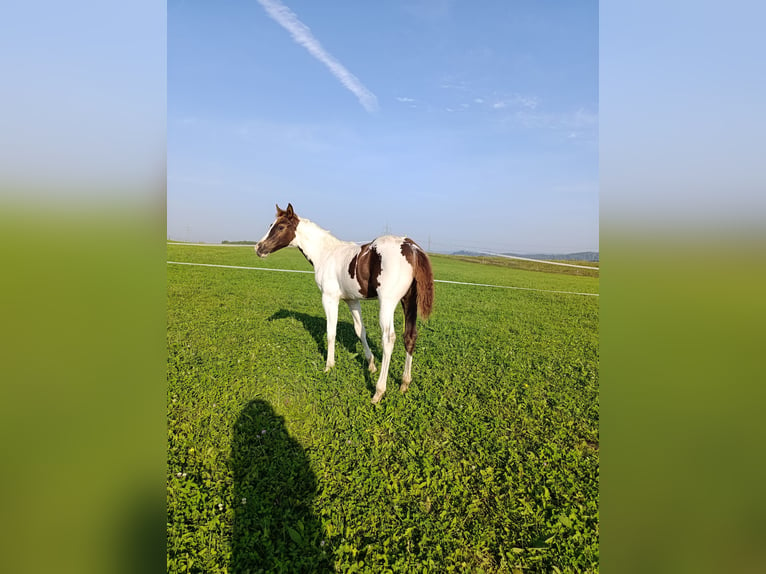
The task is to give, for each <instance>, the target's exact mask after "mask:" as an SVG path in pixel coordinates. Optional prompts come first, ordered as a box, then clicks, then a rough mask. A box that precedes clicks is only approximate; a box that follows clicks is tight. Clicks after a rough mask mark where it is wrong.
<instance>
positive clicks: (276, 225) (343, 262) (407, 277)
mask: <svg viewBox="0 0 766 574" xmlns="http://www.w3.org/2000/svg"><path fill="white" fill-rule="evenodd" d="M288 245H292V246H295V247H297V248H298V249H299V250H300V252H301V253H302V254H303V256H304V257H305V258H306V259H307V260H308V262H309V263H310V264H311V266H312V267H313V268H314V279H315V280H316V284H317V286H318V287H319V291H320V292H321V293H322V306H323V307H324V312H325V317H326V318H327V362H326V364H325V372H328V371H329V370H330V369H332V368H333V366H335V333H336V326H337V322H338V305H339V303H340V301H341V300H343V301H345V302H346V304H347V305H348V308H349V310H350V311H351V316H352V317H353V319H354V331H355V332H356V336H357V337H359V340H360V341H361V343H362V348H363V349H364V357H365V359H366V360H367V364H368V367H369V370H370V372H371V373H374V372H375V370H376V368H375V358H374V357H373V355H372V352H371V351H370V346H369V345H368V344H367V333H366V331H365V328H364V324H362V308H361V304H360V301H361V300H362V299H376V298H377V299H378V300H379V302H380V329H381V331H382V334H383V358H382V360H381V364H380V375H379V376H378V380H377V383H376V384H375V394H374V396H373V397H372V402H373V403H377V402H379V401H380V399H381V397H382V396H383V394H384V393H385V392H386V380H387V379H388V369H389V365H390V363H391V353H392V351H393V348H394V341H395V340H396V333H395V332H394V311H395V310H396V307H397V302H399V301H401V304H402V309H403V310H404V322H405V325H404V349H405V351H406V358H405V361H404V373H403V374H402V384H401V386H400V387H399V390H400V391H401V392H405V391H406V390H407V389H408V387H409V385H410V382H411V381H412V353H413V351H414V350H415V341H416V340H417V337H418V332H417V325H416V320H417V316H418V314H420V316H421V318H423V319H426V318H428V316H429V315H430V314H431V310H432V308H433V301H434V277H433V271H432V270H431V262H430V260H429V259H428V255H427V254H426V252H425V251H424V250H423V249H422V248H421V247H420V246H419V245H418V244H417V243H415V242H414V241H413V240H412V239H410V238H409V237H398V236H393V235H383V236H381V237H378V238H376V239H374V240H373V241H371V242H370V243H366V244H364V245H358V244H356V243H353V242H351V241H342V240H340V239H338V238H336V237H334V236H333V235H332V234H331V233H330V232H329V231H327V230H325V229H322V228H321V227H319V226H318V225H317V224H315V223H313V222H311V221H309V220H308V219H306V218H303V217H298V216H297V215H296V214H295V211H294V210H293V206H292V204H291V203H288V204H287V209H285V210H283V209H281V208H280V207H279V205H277V216H276V219H275V220H274V222H273V223H272V224H271V226H270V227H269V229H268V230H267V231H266V235H264V236H263V238H262V239H261V240H260V241H258V243H256V245H255V252H256V254H257V255H258V256H259V257H262V258H263V257H266V256H267V255H269V254H270V253H273V252H275V251H277V250H279V249H282V248H283V247H287V246H288Z"/></svg>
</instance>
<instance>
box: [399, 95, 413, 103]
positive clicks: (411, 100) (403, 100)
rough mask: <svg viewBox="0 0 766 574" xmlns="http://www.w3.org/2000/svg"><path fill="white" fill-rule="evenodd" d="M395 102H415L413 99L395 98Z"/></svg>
mask: <svg viewBox="0 0 766 574" xmlns="http://www.w3.org/2000/svg"><path fill="white" fill-rule="evenodd" d="M396 101H397V102H414V101H415V100H414V99H413V98H407V97H401V96H397V98H396Z"/></svg>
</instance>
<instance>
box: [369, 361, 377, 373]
mask: <svg viewBox="0 0 766 574" xmlns="http://www.w3.org/2000/svg"><path fill="white" fill-rule="evenodd" d="M377 370H378V368H377V367H376V366H375V362H374V361H370V372H371V373H374V372H375V371H377Z"/></svg>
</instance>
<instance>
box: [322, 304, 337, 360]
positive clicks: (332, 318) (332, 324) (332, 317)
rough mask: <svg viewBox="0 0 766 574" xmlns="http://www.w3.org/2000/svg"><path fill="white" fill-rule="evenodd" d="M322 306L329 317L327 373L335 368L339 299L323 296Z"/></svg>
mask: <svg viewBox="0 0 766 574" xmlns="http://www.w3.org/2000/svg"><path fill="white" fill-rule="evenodd" d="M322 306H323V307H324V314H325V317H327V364H326V365H325V369H324V372H325V373H326V372H327V371H329V370H330V369H332V368H333V367H334V366H335V331H336V329H337V326H338V299H336V298H334V297H329V296H327V295H322Z"/></svg>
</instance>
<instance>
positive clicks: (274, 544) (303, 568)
mask: <svg viewBox="0 0 766 574" xmlns="http://www.w3.org/2000/svg"><path fill="white" fill-rule="evenodd" d="M231 466H232V473H233V477H234V488H233V491H234V505H235V512H234V528H233V533H232V541H231V572H236V573H249V572H252V573H255V572H325V571H332V560H331V556H330V555H329V553H328V552H327V551H326V549H325V548H324V541H323V529H322V525H321V522H320V520H319V518H318V517H317V516H316V515H315V513H314V512H313V510H312V501H313V498H314V496H315V493H316V488H317V482H316V477H315V475H314V473H313V471H312V470H311V467H310V465H309V460H308V457H307V456H306V453H305V452H304V450H303V447H301V445H300V444H299V443H298V441H296V440H295V439H294V438H292V437H291V436H290V435H289V434H288V433H287V430H286V428H285V424H284V419H283V418H282V417H281V416H279V415H277V414H276V413H275V412H274V410H273V409H272V407H271V405H270V404H269V403H268V402H266V401H263V400H259V399H256V400H253V401H250V402H249V403H248V404H247V406H245V408H244V409H242V412H241V413H240V415H239V417H238V419H237V422H236V424H235V427H234V432H233V437H232V449H231Z"/></svg>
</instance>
